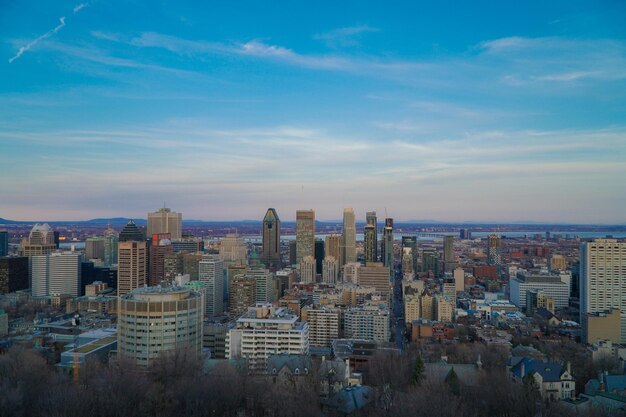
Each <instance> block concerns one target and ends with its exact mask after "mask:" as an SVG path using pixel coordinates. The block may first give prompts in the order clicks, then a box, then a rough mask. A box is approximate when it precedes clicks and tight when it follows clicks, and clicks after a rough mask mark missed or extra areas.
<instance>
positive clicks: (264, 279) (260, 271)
mask: <svg viewBox="0 0 626 417" xmlns="http://www.w3.org/2000/svg"><path fill="white" fill-rule="evenodd" d="M245 276H246V278H249V279H252V280H253V281H254V283H255V285H254V293H255V302H262V303H271V302H273V301H275V300H276V297H275V294H274V273H273V272H271V271H270V270H269V269H265V268H248V269H247V270H246V273H245ZM252 304H254V303H252ZM252 304H248V307H249V306H250V305H252Z"/></svg>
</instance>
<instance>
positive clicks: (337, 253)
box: [324, 235, 343, 268]
mask: <svg viewBox="0 0 626 417" xmlns="http://www.w3.org/2000/svg"><path fill="white" fill-rule="evenodd" d="M342 240H343V238H342V237H341V236H340V235H328V236H326V241H325V244H324V248H325V255H326V256H332V257H333V258H335V260H336V261H337V262H338V263H339V268H341V266H342V265H343V261H342V258H343V243H342Z"/></svg>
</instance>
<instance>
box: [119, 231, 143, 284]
mask: <svg viewBox="0 0 626 417" xmlns="http://www.w3.org/2000/svg"><path fill="white" fill-rule="evenodd" d="M117 261H118V267H117V295H118V296H121V295H124V294H128V293H129V292H131V291H132V290H134V289H136V288H140V287H143V286H144V285H146V283H147V276H148V270H147V266H148V248H147V242H146V240H145V239H144V237H143V232H142V231H141V230H139V228H138V227H137V225H136V224H135V222H133V221H132V220H130V221H129V222H128V224H127V225H126V226H124V229H122V231H121V232H120V235H119V242H118V246H117Z"/></svg>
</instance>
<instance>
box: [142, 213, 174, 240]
mask: <svg viewBox="0 0 626 417" xmlns="http://www.w3.org/2000/svg"><path fill="white" fill-rule="evenodd" d="M182 224H183V215H182V214H181V213H176V212H173V211H172V210H170V209H168V208H165V207H163V208H160V209H159V210H158V211H156V212H154V213H148V236H152V235H153V234H155V233H169V234H171V235H172V239H181V238H182V237H183V233H182V230H183V228H182Z"/></svg>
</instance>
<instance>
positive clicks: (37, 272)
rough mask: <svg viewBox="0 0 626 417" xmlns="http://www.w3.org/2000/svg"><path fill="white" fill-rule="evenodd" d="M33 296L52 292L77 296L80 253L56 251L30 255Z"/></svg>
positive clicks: (79, 279)
mask: <svg viewBox="0 0 626 417" xmlns="http://www.w3.org/2000/svg"><path fill="white" fill-rule="evenodd" d="M31 274H32V276H31V279H32V295H33V297H49V296H51V295H54V294H59V295H68V296H72V297H78V296H79V295H80V293H81V255H80V254H79V253H76V252H56V253H52V254H49V255H33V256H32V257H31Z"/></svg>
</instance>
